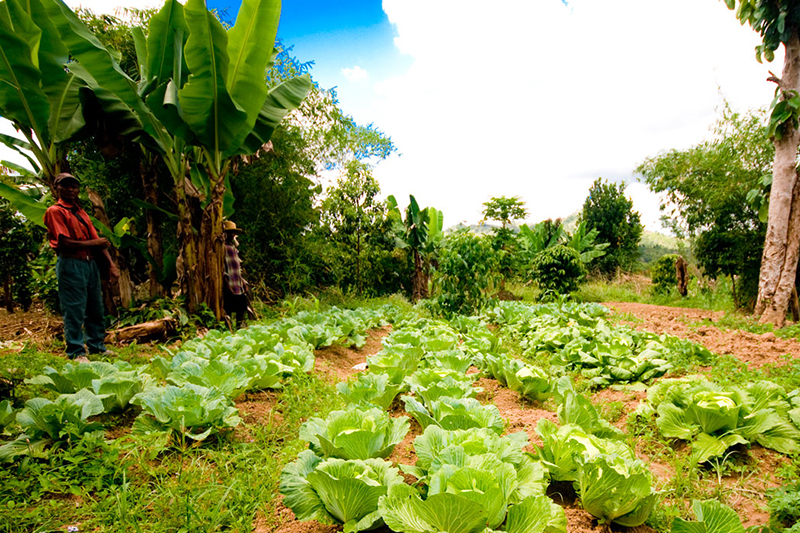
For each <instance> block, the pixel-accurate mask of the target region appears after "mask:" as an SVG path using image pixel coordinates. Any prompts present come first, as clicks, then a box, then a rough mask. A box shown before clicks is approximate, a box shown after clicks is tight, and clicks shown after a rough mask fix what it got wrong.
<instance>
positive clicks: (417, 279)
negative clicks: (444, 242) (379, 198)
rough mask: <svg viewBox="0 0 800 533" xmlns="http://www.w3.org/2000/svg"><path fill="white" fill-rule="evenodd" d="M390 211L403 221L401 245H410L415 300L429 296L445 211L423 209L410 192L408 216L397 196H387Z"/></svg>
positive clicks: (430, 208) (399, 239)
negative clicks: (432, 267)
mask: <svg viewBox="0 0 800 533" xmlns="http://www.w3.org/2000/svg"><path fill="white" fill-rule="evenodd" d="M387 203H388V206H389V211H390V213H394V216H395V217H396V218H397V220H399V221H400V223H401V224H402V228H403V229H402V230H401V231H402V233H403V236H402V237H398V239H397V245H398V247H399V248H410V249H411V251H412V254H413V258H414V279H412V284H411V285H412V299H413V301H415V302H416V301H418V300H420V299H423V298H427V297H428V278H429V270H430V265H431V261H432V260H433V258H434V256H435V253H436V250H437V247H438V244H439V242H440V241H441V237H442V227H443V220H444V219H443V218H442V212H441V211H438V210H437V209H435V208H433V207H426V208H425V209H420V208H419V204H418V203H417V199H416V198H414V196H413V195H409V204H408V207H407V208H406V217H405V220H403V217H402V215H401V214H400V209H399V207H398V205H397V199H395V197H394V196H389V197H388V198H387Z"/></svg>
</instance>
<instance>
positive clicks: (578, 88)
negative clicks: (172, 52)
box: [67, 0, 783, 231]
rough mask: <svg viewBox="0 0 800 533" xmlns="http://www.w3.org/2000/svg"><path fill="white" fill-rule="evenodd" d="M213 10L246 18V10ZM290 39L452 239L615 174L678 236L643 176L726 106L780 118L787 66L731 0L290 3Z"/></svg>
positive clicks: (637, 203) (563, 211) (568, 207)
mask: <svg viewBox="0 0 800 533" xmlns="http://www.w3.org/2000/svg"><path fill="white" fill-rule="evenodd" d="M67 3H68V4H70V5H71V6H73V7H74V6H76V5H77V4H79V3H80V4H83V5H84V6H85V7H89V8H91V9H94V10H95V11H99V12H109V11H112V12H113V8H114V5H115V4H116V3H117V0H89V1H84V0H81V1H78V0H68V2H67ZM158 4H159V3H158V2H157V0H156V1H148V0H129V1H127V2H125V5H128V6H133V5H141V6H153V5H158ZM208 5H209V7H211V8H217V9H219V10H220V11H222V12H223V14H224V16H225V17H227V18H228V19H229V20H231V21H233V20H235V16H236V13H237V12H238V7H239V5H240V2H239V0H208ZM278 36H279V38H281V39H282V40H283V41H284V43H286V44H287V45H289V46H293V54H294V55H295V57H297V58H298V59H299V60H300V61H303V62H305V61H313V62H314V67H313V69H312V71H311V72H312V76H313V77H314V78H315V80H316V81H317V82H318V83H319V84H320V85H321V86H322V87H323V88H332V87H335V88H336V91H337V93H338V96H339V101H340V106H341V108H342V109H343V111H344V112H345V113H347V114H349V115H351V116H352V117H353V118H354V119H355V120H356V121H357V123H359V124H362V125H367V124H373V125H374V127H376V128H377V129H379V130H380V131H382V132H384V133H385V134H387V135H388V136H390V137H391V139H392V140H393V142H394V143H395V146H396V147H397V153H396V154H394V155H392V156H391V157H390V158H389V159H387V160H384V161H381V162H380V163H378V164H377V165H376V167H375V170H374V176H375V177H376V178H377V179H378V182H379V183H380V186H381V191H382V193H383V194H384V195H389V194H393V195H395V197H396V198H397V199H398V201H399V203H400V204H401V205H405V204H406V203H407V202H408V200H407V199H408V195H409V194H413V195H414V196H415V197H416V199H417V201H418V202H419V204H420V206H422V207H426V206H433V207H436V208H437V209H440V210H442V211H443V212H444V216H445V225H446V226H451V225H453V224H456V223H458V222H466V223H468V224H469V223H476V222H477V221H478V220H480V219H481V211H482V204H483V202H486V201H487V200H489V198H491V197H496V196H519V197H520V198H521V199H522V200H523V201H524V202H525V203H526V206H527V208H528V211H529V213H530V215H529V218H528V221H529V222H537V221H539V220H543V219H545V218H555V217H566V216H569V215H570V214H572V213H574V212H576V211H578V210H580V209H581V207H582V205H583V202H584V200H585V199H586V196H587V194H588V190H589V187H590V186H591V184H592V182H593V181H594V180H595V179H597V178H598V177H602V178H604V179H607V180H610V181H613V182H624V183H627V184H628V185H627V189H626V194H627V195H629V196H630V197H631V198H632V199H633V202H634V209H636V210H637V211H639V212H640V214H641V216H642V221H643V222H644V223H645V227H646V229H648V230H651V231H665V230H662V229H661V225H660V223H659V222H658V218H659V212H658V203H659V201H658V198H657V197H656V196H655V195H654V194H652V193H651V192H649V191H648V190H647V187H646V186H645V185H644V184H642V183H640V182H638V181H637V176H636V175H635V174H634V169H635V168H636V167H637V166H638V165H639V164H640V163H642V162H643V161H644V160H645V158H647V157H652V156H656V155H658V154H659V153H661V152H664V151H667V150H670V149H685V148H688V147H690V146H692V145H695V144H698V143H700V142H703V141H704V140H708V139H710V131H709V128H710V127H711V126H712V124H713V122H714V121H715V118H716V117H717V110H718V108H719V107H720V106H721V105H722V103H723V101H725V100H727V101H728V102H729V103H730V104H731V105H732V106H733V107H734V108H735V109H738V110H746V109H751V108H757V107H763V106H767V105H769V103H770V101H771V100H772V98H773V96H774V85H773V84H771V83H769V82H767V81H766V78H767V77H768V76H769V71H770V70H772V71H773V72H776V73H778V74H779V73H780V71H781V68H782V63H783V59H782V54H780V53H779V54H776V56H777V57H776V59H775V61H774V62H773V63H771V64H763V65H762V64H759V63H758V62H757V61H756V60H755V54H754V47H755V46H756V45H757V44H758V43H759V38H758V35H757V34H756V33H755V32H754V31H753V30H751V29H750V28H749V27H742V26H741V25H740V24H739V22H738V21H737V20H736V18H735V16H734V14H733V12H732V11H729V10H728V9H727V8H726V7H725V4H724V2H723V1H722V0H672V1H670V2H663V1H655V0H602V1H599V0H569V1H568V3H567V4H565V3H564V2H562V1H561V0H494V1H492V2H479V1H478V0H383V1H382V2H381V1H380V0H338V1H336V2H331V1H330V0H285V1H284V5H283V10H282V14H281V25H280V27H279V30H278Z"/></svg>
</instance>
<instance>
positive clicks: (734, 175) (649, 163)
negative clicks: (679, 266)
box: [637, 105, 775, 304]
mask: <svg viewBox="0 0 800 533" xmlns="http://www.w3.org/2000/svg"><path fill="white" fill-rule="evenodd" d="M764 121H765V117H764V113H763V112H760V111H755V112H750V113H746V114H740V113H736V112H734V111H733V110H732V109H731V108H730V107H729V106H727V105H726V106H725V107H724V108H723V110H722V114H721V116H720V117H719V118H718V119H717V122H716V124H715V125H714V129H713V132H714V139H713V140H711V141H707V142H704V143H702V144H699V145H697V146H693V147H692V148H689V149H688V150H683V151H679V150H673V151H670V152H667V153H665V154H662V155H659V156H656V157H653V158H648V159H647V160H645V162H644V163H642V164H641V165H640V166H639V168H637V172H639V173H641V174H642V175H644V177H645V181H646V182H647V185H648V186H649V187H650V189H651V190H652V191H654V192H657V193H663V194H666V198H667V199H668V200H669V201H670V203H671V204H672V205H675V206H677V209H675V210H674V211H672V212H670V213H669V216H670V218H671V225H672V227H673V230H675V231H676V233H677V234H678V235H688V236H690V237H693V242H692V250H693V251H694V255H695V257H696V258H697V261H698V263H699V265H700V267H701V268H702V269H703V271H704V272H705V273H706V275H708V276H711V277H718V276H720V275H725V276H739V278H740V279H742V278H747V279H748V280H752V279H757V276H758V271H759V268H760V265H761V252H762V249H763V246H764V239H765V235H766V233H765V232H766V224H765V222H764V221H762V216H761V213H760V212H761V211H762V209H763V207H765V206H766V196H765V195H764V188H765V185H764V183H765V182H764V177H765V176H771V172H772V169H771V166H772V161H773V159H774V157H775V148H774V146H773V144H772V143H771V142H770V141H769V140H768V139H767V138H765V137H764V133H763V124H764ZM753 285H754V284H752V283H750V284H749V285H742V286H741V288H742V289H744V290H742V291H739V292H740V294H739V296H740V298H739V300H740V301H739V303H740V304H747V303H748V302H749V301H750V300H754V298H755V295H756V293H755V292H754V291H753V289H754V288H756V287H754V286H753Z"/></svg>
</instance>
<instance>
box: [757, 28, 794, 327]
mask: <svg viewBox="0 0 800 533" xmlns="http://www.w3.org/2000/svg"><path fill="white" fill-rule="evenodd" d="M785 49H786V56H785V60H784V64H783V73H782V79H781V80H780V81H779V87H778V89H779V90H780V91H782V92H783V94H784V95H785V94H787V92H788V91H792V90H800V39H798V34H797V31H794V32H793V33H792V35H791V37H790V39H789V42H788V43H787V44H786V45H785ZM782 128H783V130H782V137H781V139H777V137H776V138H775V139H774V144H775V161H774V163H773V170H772V175H773V180H772V190H771V192H770V197H769V221H768V224H767V236H766V240H765V242H764V253H763V255H762V258H761V272H760V275H759V282H758V300H757V301H756V307H755V313H756V315H760V316H761V319H760V321H761V322H762V323H764V322H771V323H773V324H775V325H776V326H778V327H782V326H783V325H784V323H785V321H786V310H787V308H788V304H789V298H790V295H791V291H792V287H793V286H794V280H795V274H796V271H797V256H798V249H800V235H798V229H800V205H798V187H797V185H798V179H797V168H796V167H797V147H798V144H800V132H798V131H797V130H796V129H795V128H794V126H793V125H792V123H791V122H788V123H787V124H785V125H784V126H782Z"/></svg>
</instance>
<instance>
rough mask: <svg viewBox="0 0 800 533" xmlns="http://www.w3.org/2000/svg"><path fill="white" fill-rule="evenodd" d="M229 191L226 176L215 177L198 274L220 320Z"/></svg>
mask: <svg viewBox="0 0 800 533" xmlns="http://www.w3.org/2000/svg"><path fill="white" fill-rule="evenodd" d="M224 195H225V177H224V176H223V177H220V178H218V179H215V183H214V186H213V188H212V189H211V198H210V199H209V202H208V204H206V207H205V209H203V217H202V219H201V222H200V240H199V246H198V251H199V257H200V261H198V267H199V269H198V274H199V275H198V277H199V280H198V281H199V282H200V283H201V284H202V286H203V294H204V295H205V304H206V305H207V306H208V308H209V309H211V311H213V312H214V316H215V317H217V320H222V319H223V318H224V317H225V310H224V306H223V301H222V283H223V275H224V274H225V255H224V254H225V250H224V249H223V244H224V242H225V237H224V235H223V233H222V214H223V209H222V208H223V196H224Z"/></svg>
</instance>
